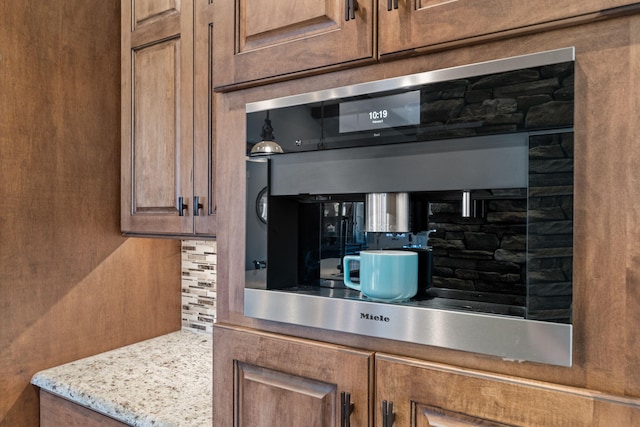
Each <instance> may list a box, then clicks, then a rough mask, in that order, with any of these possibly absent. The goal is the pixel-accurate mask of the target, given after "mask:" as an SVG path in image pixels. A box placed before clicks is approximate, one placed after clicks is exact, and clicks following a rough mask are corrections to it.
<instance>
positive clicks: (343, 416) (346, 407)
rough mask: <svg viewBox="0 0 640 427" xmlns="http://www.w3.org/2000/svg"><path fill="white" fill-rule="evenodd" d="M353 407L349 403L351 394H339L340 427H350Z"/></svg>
mask: <svg viewBox="0 0 640 427" xmlns="http://www.w3.org/2000/svg"><path fill="white" fill-rule="evenodd" d="M353 408H354V405H353V403H351V393H345V392H344V391H343V392H341V393H340V427H351V413H352V412H353Z"/></svg>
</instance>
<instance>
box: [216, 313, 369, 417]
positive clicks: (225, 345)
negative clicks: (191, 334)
mask: <svg viewBox="0 0 640 427" xmlns="http://www.w3.org/2000/svg"><path fill="white" fill-rule="evenodd" d="M213 341H214V343H213V352H214V356H213V357H214V361H215V363H214V365H213V370H214V371H213V377H214V378H213V383H214V387H215V390H216V392H214V393H213V408H214V409H213V413H214V425H221V426H222V425H224V426H227V425H237V424H234V420H235V422H239V421H240V420H242V421H246V423H244V422H243V423H242V424H240V425H246V426H255V425H258V426H273V425H283V426H285V425H286V426H289V425H291V426H294V425H295V426H298V425H305V426H306V425H318V426H338V425H340V411H339V410H337V408H339V407H340V393H342V392H348V393H351V402H352V403H353V404H354V411H353V413H352V414H351V425H354V426H365V425H367V424H368V422H369V420H370V419H371V408H370V405H369V390H370V384H372V380H373V379H372V377H371V374H372V372H373V370H372V366H371V360H372V359H371V357H372V355H371V353H369V352H365V351H359V350H355V349H350V348H346V347H340V346H334V345H326V344H321V343H313V342H310V341H306V340H301V339H296V338H288V337H279V336H276V335H273V334H267V333H263V332H259V331H251V330H248V329H243V328H233V327H229V326H226V325H222V324H219V323H217V324H215V325H214V328H213ZM263 399H264V400H263ZM234 408H236V412H235V413H234ZM311 409H313V410H312V411H310V410H311ZM283 420H286V422H285V421H283ZM299 420H305V421H304V422H298V421H299ZM268 421H269V422H268ZM270 421H273V422H270ZM307 421H308V423H307ZM254 423H258V424H254Z"/></svg>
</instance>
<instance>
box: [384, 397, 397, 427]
mask: <svg viewBox="0 0 640 427" xmlns="http://www.w3.org/2000/svg"><path fill="white" fill-rule="evenodd" d="M395 420H396V414H394V413H393V402H389V403H388V404H387V401H386V400H383V401H382V427H392V426H393V422H394V421H395Z"/></svg>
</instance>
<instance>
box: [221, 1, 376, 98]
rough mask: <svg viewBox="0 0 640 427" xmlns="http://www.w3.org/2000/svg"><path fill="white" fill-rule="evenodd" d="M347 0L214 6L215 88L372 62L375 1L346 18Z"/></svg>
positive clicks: (362, 2)
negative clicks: (352, 17) (307, 71)
mask: <svg viewBox="0 0 640 427" xmlns="http://www.w3.org/2000/svg"><path fill="white" fill-rule="evenodd" d="M344 1H345V0H299V1H295V2H283V1H280V0H266V1H265V0H263V1H257V0H236V1H227V2H220V3H218V4H216V13H215V14H214V25H213V32H214V39H215V43H214V46H213V56H214V58H215V61H217V62H218V63H220V64H221V66H220V67H217V68H216V70H215V71H214V76H213V81H214V87H216V88H221V87H227V86H235V85H237V84H238V83H244V82H249V81H255V80H262V79H265V78H270V77H274V76H284V75H288V74H291V73H295V72H299V71H301V70H316V69H318V68H321V67H327V66H336V65H340V66H343V67H344V66H345V64H347V63H352V62H356V61H363V62H366V61H373V60H374V57H373V55H374V35H375V31H376V30H375V25H374V20H373V17H374V10H373V4H374V2H373V1H372V0H359V1H358V5H359V8H358V10H357V11H356V12H355V19H349V20H348V21H347V20H345V6H344V5H345V3H344Z"/></svg>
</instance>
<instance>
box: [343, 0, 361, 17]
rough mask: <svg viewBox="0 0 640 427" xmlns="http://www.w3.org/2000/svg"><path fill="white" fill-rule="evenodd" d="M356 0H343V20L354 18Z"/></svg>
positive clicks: (356, 5) (356, 8)
mask: <svg viewBox="0 0 640 427" xmlns="http://www.w3.org/2000/svg"><path fill="white" fill-rule="evenodd" d="M356 10H358V0H344V20H345V21H348V20H350V19H356Z"/></svg>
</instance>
